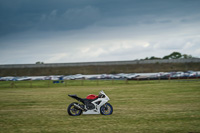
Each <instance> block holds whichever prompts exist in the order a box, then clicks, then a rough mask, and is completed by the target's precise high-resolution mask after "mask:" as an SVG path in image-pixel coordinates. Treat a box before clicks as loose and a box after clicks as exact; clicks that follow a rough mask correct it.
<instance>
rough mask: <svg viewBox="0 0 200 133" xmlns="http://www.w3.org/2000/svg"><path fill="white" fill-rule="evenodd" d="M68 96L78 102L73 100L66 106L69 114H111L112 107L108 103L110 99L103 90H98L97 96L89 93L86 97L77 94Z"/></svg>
mask: <svg viewBox="0 0 200 133" xmlns="http://www.w3.org/2000/svg"><path fill="white" fill-rule="evenodd" d="M68 96H69V97H71V98H74V99H76V100H77V101H79V102H80V103H77V102H73V103H71V104H70V105H69V106H68V108H67V111H68V114H69V115H71V116H79V115H81V114H102V115H111V114H112V113H113V107H112V105H111V104H109V103H108V101H109V100H110V99H109V97H108V96H107V95H106V94H105V93H104V91H100V92H99V95H98V96H96V95H93V94H91V95H88V96H87V97H86V98H80V97H78V96H77V95H68Z"/></svg>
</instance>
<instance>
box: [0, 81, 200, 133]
mask: <svg viewBox="0 0 200 133" xmlns="http://www.w3.org/2000/svg"><path fill="white" fill-rule="evenodd" d="M29 82H30V81H26V82H25V81H24V82H18V85H17V88H10V87H9V86H8V87H7V86H6V85H5V82H0V132H1V133H13V132H14V133H15V132H17V133H28V132H30V133H33V132H34V133H41V132H42V133H48V132H53V133H55V132H59V133H66V132H71V133H74V132H96V133H99V132H100V133H104V132H111V133H114V132H120V133H121V132H123V133H127V132H130V133H133V132H136V133H137V132H139V133H141V132H142V133H143V132H144V133H156V132H158V133H163V132H167V133H170V132H172V133H177V132H180V133H188V132H194V133H195V132H200V126H199V125H200V82H199V81H198V82H196V81H194V82H158V81H142V82H137V81H129V82H128V84H126V83H125V81H114V84H112V82H111V81H109V82H108V81H104V82H103V81H100V82H99V85H97V82H96V81H86V82H84V85H83V86H82V84H81V81H77V82H75V81H73V82H71V83H69V84H70V85H69V84H67V85H66V86H65V85H60V86H59V85H57V86H56V85H55V87H54V86H53V84H51V85H50V87H46V84H44V82H37V84H36V83H34V84H32V85H33V86H32V88H30V84H29ZM88 82H89V83H88ZM90 82H91V83H90ZM41 85H43V86H41ZM26 86H28V87H26ZM37 86H39V88H38V87H37ZM100 90H104V91H105V93H106V94H107V95H108V96H109V97H110V99H111V101H109V103H111V104H112V105H113V109H114V111H113V114H112V115H110V116H103V115H81V116H78V117H72V116H69V115H68V114H67V106H68V105H69V104H70V103H71V102H74V101H75V100H73V99H72V98H70V97H68V96H67V95H68V94H77V95H78V96H80V97H86V96H87V95H88V94H98V92H99V91H100Z"/></svg>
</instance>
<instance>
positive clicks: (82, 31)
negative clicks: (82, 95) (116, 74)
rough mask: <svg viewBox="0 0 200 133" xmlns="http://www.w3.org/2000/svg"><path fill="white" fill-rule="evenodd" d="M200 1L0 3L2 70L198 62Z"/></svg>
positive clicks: (28, 0) (40, 0)
mask: <svg viewBox="0 0 200 133" xmlns="http://www.w3.org/2000/svg"><path fill="white" fill-rule="evenodd" d="M199 7H200V0H17V1H16V0H0V64H35V63H36V62H38V61H40V62H44V63H68V62H98V61H124V60H136V59H144V58H146V57H151V56H156V57H163V56H165V55H169V54H170V53H172V52H174V51H177V52H180V53H182V54H189V55H192V56H194V57H200V8H199Z"/></svg>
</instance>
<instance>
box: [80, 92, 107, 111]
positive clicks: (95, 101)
mask: <svg viewBox="0 0 200 133" xmlns="http://www.w3.org/2000/svg"><path fill="white" fill-rule="evenodd" d="M101 93H103V94H104V95H105V98H98V99H96V100H94V101H92V102H91V103H92V104H94V106H95V109H92V110H87V111H83V114H100V108H101V106H102V105H104V104H105V103H107V102H108V101H109V100H110V99H109V97H108V96H107V95H106V94H105V93H104V92H103V91H101ZM97 103H100V104H99V105H98V104H97Z"/></svg>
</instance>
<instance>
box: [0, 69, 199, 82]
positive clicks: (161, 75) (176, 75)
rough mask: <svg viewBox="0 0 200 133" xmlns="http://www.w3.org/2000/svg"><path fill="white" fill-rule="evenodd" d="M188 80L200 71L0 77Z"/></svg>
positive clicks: (20, 79) (16, 79)
mask: <svg viewBox="0 0 200 133" xmlns="http://www.w3.org/2000/svg"><path fill="white" fill-rule="evenodd" d="M169 78H170V79H187V78H200V71H187V72H158V73H119V74H93V75H83V74H76V75H51V76H23V77H13V76H7V77H0V81H23V80H78V79H87V80H95V79H116V80H120V79H121V80H123V79H128V80H147V79H149V80H152V79H154V80H156V79H169Z"/></svg>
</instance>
